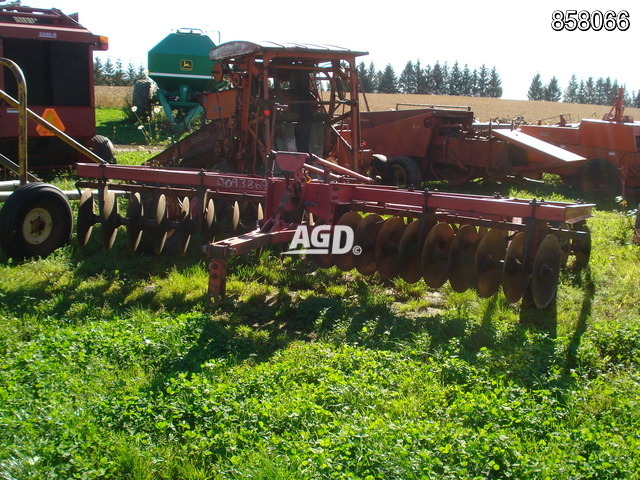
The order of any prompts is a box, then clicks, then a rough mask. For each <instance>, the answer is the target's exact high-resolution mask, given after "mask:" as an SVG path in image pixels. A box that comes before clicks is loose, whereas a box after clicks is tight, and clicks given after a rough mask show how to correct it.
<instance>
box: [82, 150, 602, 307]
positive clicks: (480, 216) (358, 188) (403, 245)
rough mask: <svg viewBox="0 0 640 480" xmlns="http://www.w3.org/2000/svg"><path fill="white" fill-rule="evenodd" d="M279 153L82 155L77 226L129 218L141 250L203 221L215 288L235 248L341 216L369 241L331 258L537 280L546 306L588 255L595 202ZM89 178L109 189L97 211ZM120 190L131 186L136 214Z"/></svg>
mask: <svg viewBox="0 0 640 480" xmlns="http://www.w3.org/2000/svg"><path fill="white" fill-rule="evenodd" d="M272 160H273V161H275V164H276V165H277V167H278V168H279V170H280V171H281V172H282V176H277V177H276V176H265V177H257V176H251V175H243V174H231V173H219V172H209V171H203V170H201V171H195V170H185V169H169V168H155V167H132V166H119V165H94V164H78V165H77V174H78V177H80V178H83V179H84V180H81V181H79V182H78V184H77V185H78V187H79V188H81V189H82V188H84V189H85V190H84V192H83V195H82V200H81V206H80V209H79V219H78V225H79V226H82V231H79V232H78V234H79V235H78V238H79V239H81V244H83V243H86V242H87V240H88V238H89V235H90V233H91V232H90V230H91V227H92V226H93V225H94V224H96V223H100V224H101V225H102V229H103V232H102V234H103V240H104V243H105V246H107V247H110V246H111V245H113V240H114V238H115V232H116V231H117V227H119V226H121V225H124V226H126V227H127V229H128V237H129V243H130V246H131V248H132V249H134V250H135V248H137V245H138V244H139V243H140V236H141V235H142V234H143V232H148V233H150V234H151V237H152V239H153V245H154V250H155V251H156V253H160V252H162V250H163V249H164V246H165V242H166V239H167V236H169V235H172V234H176V235H177V238H178V251H179V253H181V254H183V253H184V252H185V251H186V249H187V246H188V243H189V239H190V238H191V235H192V234H195V233H201V234H203V236H204V238H205V242H206V243H205V245H204V247H203V251H204V253H205V254H206V255H207V256H208V258H209V284H208V294H209V296H210V297H211V298H212V299H217V298H220V297H222V296H224V295H225V290H226V277H227V267H228V266H227V262H228V260H229V259H230V258H231V257H233V256H236V255H241V254H244V253H247V252H249V251H251V250H255V249H260V248H264V247H267V246H270V245H275V244H280V243H289V242H291V241H292V240H293V238H294V236H295V234H296V231H297V230H298V229H299V228H300V227H301V226H302V228H307V229H308V230H309V231H311V230H312V229H313V228H314V227H315V226H319V225H325V226H326V225H329V226H336V225H340V226H341V227H343V228H344V227H345V226H346V227H348V228H350V229H351V230H352V231H353V233H354V235H353V238H354V245H355V246H357V247H358V249H354V250H352V251H349V252H347V253H341V254H335V255H333V254H331V253H326V254H322V255H310V256H311V257H313V258H314V260H315V261H316V263H317V264H318V265H319V266H321V267H331V266H334V265H335V266H337V267H338V268H340V269H341V270H344V271H346V270H350V269H353V268H355V269H356V270H358V271H359V272H360V273H362V274H364V275H372V274H374V273H376V272H378V273H379V275H380V276H381V277H382V278H383V279H385V280H388V279H391V278H394V277H401V278H403V279H404V280H405V281H407V282H410V283H415V282H417V281H419V280H420V279H424V280H425V282H426V284H427V285H428V286H429V287H432V288H438V287H441V286H442V285H444V284H445V283H446V282H447V281H449V282H450V284H451V287H452V289H453V290H454V291H458V292H461V291H464V290H466V289H468V288H475V290H476V291H477V292H478V294H479V295H480V296H481V297H490V296H492V295H494V294H495V293H496V292H497V291H498V290H499V289H500V288H501V287H502V289H503V290H504V292H505V296H506V298H507V300H508V301H509V302H512V303H515V302H517V301H519V300H520V298H522V296H523V295H524V293H525V291H526V289H527V288H530V289H531V293H532V298H533V301H534V303H535V305H536V306H537V307H538V308H546V307H547V306H548V305H549V304H550V303H551V302H552V301H553V298H554V297H555V294H556V291H557V284H558V278H559V271H560V268H562V266H563V265H564V264H565V263H566V260H567V258H568V256H569V255H574V256H575V261H574V263H575V265H577V266H584V265H585V264H586V263H587V262H588V257H589V252H590V248H591V240H590V233H589V230H588V228H587V227H586V224H585V220H586V219H587V218H589V217H590V216H591V210H592V205H590V204H574V203H564V202H550V201H544V200H536V199H533V200H525V199H516V198H511V197H502V196H500V195H493V196H482V195H472V194H460V193H444V192H438V191H429V190H425V191H417V190H407V189H400V188H396V187H389V186H381V185H366V184H362V183H355V182H361V180H360V179H359V178H358V177H359V175H357V174H355V172H353V173H354V175H349V171H348V170H347V171H345V169H344V168H343V167H342V168H340V170H339V171H338V170H336V169H331V166H330V165H325V164H321V165H322V169H321V170H319V169H318V167H311V166H310V165H309V163H311V162H313V161H314V160H317V159H315V158H313V156H310V155H307V154H303V153H291V152H273V154H272ZM310 175H315V176H318V177H320V178H316V179H311V178H310ZM90 189H95V190H97V192H98V206H99V212H98V214H95V213H94V211H93V199H92V197H91V194H90V193H86V192H89V191H90ZM114 191H119V192H121V193H123V194H125V195H128V196H129V198H130V200H129V206H128V207H127V209H126V216H125V217H122V216H121V214H120V213H119V211H118V208H117V202H116V201H115V200H114ZM87 202H91V208H89V206H88V205H87ZM243 210H244V213H243V212H242V211H243ZM243 216H244V217H245V218H244V220H243ZM247 217H248V218H247ZM312 219H313V220H312Z"/></svg>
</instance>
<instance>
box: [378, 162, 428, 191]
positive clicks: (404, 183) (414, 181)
mask: <svg viewBox="0 0 640 480" xmlns="http://www.w3.org/2000/svg"><path fill="white" fill-rule="evenodd" d="M386 174H387V179H386V181H385V182H384V183H385V184H387V185H395V186H398V187H406V188H409V187H419V186H420V184H421V183H422V174H421V173H420V167H418V164H417V163H416V161H415V160H414V159H413V158H411V157H406V156H404V155H398V156H397V157H392V158H391V160H389V161H388V162H387V168H386Z"/></svg>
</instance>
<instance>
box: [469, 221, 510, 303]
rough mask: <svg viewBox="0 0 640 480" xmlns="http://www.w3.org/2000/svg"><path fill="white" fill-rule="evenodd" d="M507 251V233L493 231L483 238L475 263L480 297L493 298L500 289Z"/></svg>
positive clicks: (477, 288)
mask: <svg viewBox="0 0 640 480" xmlns="http://www.w3.org/2000/svg"><path fill="white" fill-rule="evenodd" d="M506 251H507V236H506V232H504V231H502V230H498V229H493V230H489V231H488V232H487V233H485V234H484V235H483V236H482V239H481V240H480V243H479V244H478V249H477V250H476V258H475V262H474V267H475V277H476V290H477V292H478V295H479V296H480V297H483V298H488V297H491V296H493V295H494V294H495V293H496V292H497V291H498V290H499V289H500V282H501V281H502V270H503V260H504V255H505V253H506Z"/></svg>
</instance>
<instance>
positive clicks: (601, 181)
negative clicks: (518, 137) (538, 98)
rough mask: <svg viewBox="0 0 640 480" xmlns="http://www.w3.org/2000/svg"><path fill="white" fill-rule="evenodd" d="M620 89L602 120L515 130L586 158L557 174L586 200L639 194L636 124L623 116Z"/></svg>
mask: <svg viewBox="0 0 640 480" xmlns="http://www.w3.org/2000/svg"><path fill="white" fill-rule="evenodd" d="M623 99H624V90H623V89H620V90H619V91H618V96H617V99H616V102H615V103H614V105H613V107H612V108H611V111H610V112H609V113H608V114H607V115H605V116H604V117H603V118H602V120H598V119H583V120H581V121H580V123H578V124H577V125H571V124H567V122H566V121H565V119H564V118H563V117H561V121H560V122H559V123H558V124H556V125H548V126H545V125H523V126H521V127H520V128H519V131H520V132H522V133H524V134H526V135H530V136H533V137H536V138H538V139H540V140H543V141H544V142H547V143H549V144H552V145H556V146H558V147H560V148H562V149H564V150H566V151H568V152H573V153H575V154H577V155H580V156H582V157H584V158H585V159H586V161H585V162H582V163H581V164H576V165H572V164H567V165H566V166H565V167H564V168H562V169H560V170H559V171H558V173H559V174H560V175H561V176H562V177H563V178H564V179H565V180H566V181H568V182H572V183H574V184H575V185H576V186H577V187H578V188H579V189H580V191H582V192H583V193H584V194H585V196H587V197H588V198H594V199H597V198H599V199H608V200H613V199H614V198H615V197H616V196H620V195H625V196H626V197H628V198H632V197H636V198H637V196H638V194H639V193H640V124H639V123H637V122H634V121H633V118H631V117H629V116H627V115H625V114H624V104H623Z"/></svg>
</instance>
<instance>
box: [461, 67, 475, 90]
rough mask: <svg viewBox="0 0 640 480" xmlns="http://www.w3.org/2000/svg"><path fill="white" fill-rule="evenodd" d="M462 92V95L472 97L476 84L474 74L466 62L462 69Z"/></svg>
mask: <svg viewBox="0 0 640 480" xmlns="http://www.w3.org/2000/svg"><path fill="white" fill-rule="evenodd" d="M461 83H462V86H461V89H460V91H461V93H460V95H464V96H465V97H470V96H472V95H473V90H474V88H475V85H474V83H473V74H472V73H471V70H470V69H469V65H467V64H465V66H464V69H463V70H462V79H461Z"/></svg>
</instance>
